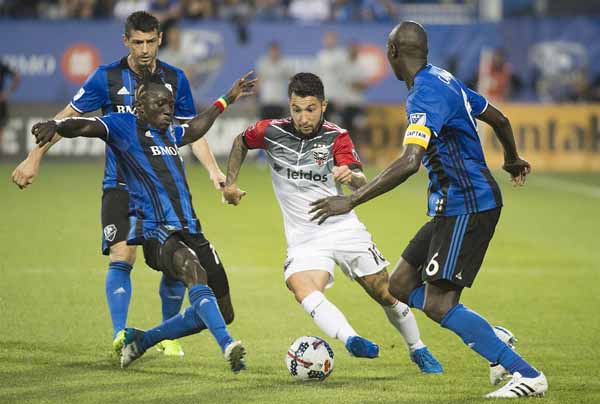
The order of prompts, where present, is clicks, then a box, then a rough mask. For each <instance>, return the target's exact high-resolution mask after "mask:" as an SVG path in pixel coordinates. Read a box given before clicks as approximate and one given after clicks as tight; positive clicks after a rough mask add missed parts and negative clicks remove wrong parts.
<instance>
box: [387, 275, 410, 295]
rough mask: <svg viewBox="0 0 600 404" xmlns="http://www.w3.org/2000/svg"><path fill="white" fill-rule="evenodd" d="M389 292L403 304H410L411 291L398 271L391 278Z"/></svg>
mask: <svg viewBox="0 0 600 404" xmlns="http://www.w3.org/2000/svg"><path fill="white" fill-rule="evenodd" d="M388 291H389V293H390V294H391V295H392V296H393V297H395V298H396V299H398V300H400V301H401V302H403V303H408V298H409V296H410V292H411V291H409V290H407V287H406V285H405V283H404V282H403V280H402V276H401V275H400V274H399V273H398V272H397V271H395V272H393V273H392V275H391V276H390V283H389V285H388Z"/></svg>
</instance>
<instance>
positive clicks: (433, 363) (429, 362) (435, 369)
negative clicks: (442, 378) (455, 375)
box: [410, 347, 444, 373]
mask: <svg viewBox="0 0 600 404" xmlns="http://www.w3.org/2000/svg"><path fill="white" fill-rule="evenodd" d="M410 359H411V360H412V361H413V362H414V363H416V364H417V366H418V367H419V369H421V372H423V373H444V369H443V368H442V365H441V364H440V363H439V362H438V361H437V359H435V357H434V356H433V355H432V354H431V352H429V349H427V347H424V348H420V349H417V350H416V351H414V352H411V353H410Z"/></svg>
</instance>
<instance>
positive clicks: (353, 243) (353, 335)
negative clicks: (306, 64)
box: [223, 73, 442, 373]
mask: <svg viewBox="0 0 600 404" xmlns="http://www.w3.org/2000/svg"><path fill="white" fill-rule="evenodd" d="M288 96H289V106H290V112H291V117H290V118H286V119H278V120H271V119H267V120H263V121H259V122H257V123H256V124H255V125H253V126H251V127H249V128H248V129H246V130H245V131H244V132H243V133H242V134H240V135H239V136H238V137H237V138H236V139H235V141H234V144H233V147H232V150H231V153H230V155H229V163H228V171H227V180H226V186H225V188H224V193H223V194H224V197H225V199H226V200H227V202H228V203H230V204H232V205H238V204H239V203H240V200H241V198H242V197H243V196H244V195H245V193H244V192H243V191H240V190H239V189H238V188H237V185H236V180H237V177H238V174H239V171H240V167H241V165H242V162H243V161H244V158H245V156H246V153H247V151H248V149H257V148H261V149H264V150H266V155H267V161H268V163H269V166H270V169H271V176H272V179H273V188H274V189H275V195H276V196H277V199H278V201H279V205H280V207H281V211H282V213H283V218H284V224H285V235H286V239H287V244H288V250H287V259H286V262H285V264H284V277H285V282H286V285H287V287H288V288H289V289H290V291H291V292H292V293H293V294H294V296H295V298H296V300H297V301H298V303H300V304H301V305H302V307H303V308H304V310H306V312H307V313H308V314H310V315H311V317H313V319H314V321H315V323H316V324H317V326H319V328H321V330H323V332H325V333H326V334H327V335H329V336H330V337H335V338H338V339H340V340H341V341H342V342H343V343H344V344H345V346H346V348H347V349H348V351H349V352H350V353H351V354H352V355H354V356H357V357H366V358H375V357H377V356H378V355H379V346H378V345H377V344H375V343H373V342H371V341H369V340H367V339H366V338H363V337H361V336H359V335H358V333H357V332H356V331H355V330H354V329H353V328H352V326H351V325H350V324H349V323H348V320H347V319H346V317H345V316H344V314H343V313H342V312H341V311H340V310H339V309H338V308H337V307H336V306H335V305H334V304H333V303H331V302H330V301H329V300H327V298H326V297H325V295H324V294H323V292H324V291H325V288H327V287H329V286H331V284H332V283H333V279H334V274H333V269H334V267H335V265H336V264H337V265H338V266H339V267H340V268H341V269H342V271H343V272H344V273H345V274H346V275H347V276H348V277H350V278H351V279H355V280H357V281H358V283H359V284H360V285H361V286H362V287H363V288H364V289H365V291H366V292H367V293H368V294H369V295H370V296H371V297H372V298H373V299H374V300H375V301H377V302H378V303H379V304H380V305H381V306H382V307H383V309H384V311H385V313H386V315H387V317H388V319H389V321H390V322H391V323H392V325H393V326H394V327H395V328H396V329H397V330H398V331H399V332H400V333H401V334H402V336H403V337H404V339H405V341H406V343H407V345H408V347H409V350H410V357H411V359H412V360H413V361H414V362H415V363H416V364H417V365H418V366H419V368H420V369H421V371H422V372H424V373H441V372H442V367H441V365H440V364H439V362H438V361H437V360H436V359H435V358H434V357H433V355H431V353H430V352H429V350H428V349H427V347H426V346H425V345H424V344H423V342H422V341H421V339H420V336H419V329H418V327H417V322H416V320H415V317H414V315H413V313H412V312H411V310H410V308H409V307H408V306H407V305H405V304H404V303H402V302H400V301H398V300H397V299H396V298H394V297H393V296H392V295H391V294H390V293H389V292H388V274H387V271H386V267H387V266H388V265H389V262H388V261H387V260H386V259H385V258H384V257H383V255H382V254H381V253H380V252H379V251H378V250H377V247H376V246H375V244H374V243H373V240H372V239H371V235H370V234H369V233H368V232H367V229H366V228H365V226H364V225H363V224H362V223H361V222H360V221H359V220H358V217H357V216H356V214H355V213H354V212H353V211H351V212H349V213H347V214H345V215H340V216H337V217H335V218H333V220H332V221H328V222H327V224H326V225H325V226H324V225H320V226H319V225H318V224H316V223H314V222H312V221H311V220H310V216H309V213H308V212H309V210H310V203H311V202H312V201H314V200H316V199H319V198H323V197H326V196H332V195H341V194H342V193H341V186H342V185H347V186H349V187H351V188H353V189H356V188H358V187H360V186H362V185H363V184H365V183H366V177H365V176H364V174H363V173H362V169H361V166H362V165H361V163H360V160H359V158H358V155H357V153H356V151H355V149H354V146H353V144H352V140H351V139H350V136H349V135H348V132H347V131H345V130H344V129H341V128H340V127H338V126H337V125H334V124H332V123H330V122H327V121H325V120H324V119H323V114H324V112H325V109H326V107H327V101H326V100H325V96H324V90H323V84H322V82H321V80H320V79H319V77H317V76H316V75H314V74H311V73H299V74H297V75H295V76H294V77H292V79H291V81H290V84H289V87H288Z"/></svg>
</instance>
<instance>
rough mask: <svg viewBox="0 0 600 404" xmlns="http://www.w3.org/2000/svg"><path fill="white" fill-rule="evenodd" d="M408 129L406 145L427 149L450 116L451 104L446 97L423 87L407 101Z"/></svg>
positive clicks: (405, 138)
mask: <svg viewBox="0 0 600 404" xmlns="http://www.w3.org/2000/svg"><path fill="white" fill-rule="evenodd" d="M406 116H407V119H408V127H407V128H406V133H405V134H404V144H411V143H412V144H418V145H420V146H423V147H424V148H427V146H428V145H429V141H430V140H431V136H432V135H433V136H437V135H438V134H439V133H440V132H441V130H442V127H443V126H444V125H445V124H446V122H447V120H448V118H449V116H450V104H449V102H448V100H446V99H445V98H444V96H443V95H442V94H441V93H440V92H438V91H435V90H434V89H432V88H429V87H421V88H419V89H418V90H417V91H416V92H415V93H413V94H411V95H410V96H409V98H408V99H407V101H406Z"/></svg>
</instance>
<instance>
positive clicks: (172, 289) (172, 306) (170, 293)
mask: <svg viewBox="0 0 600 404" xmlns="http://www.w3.org/2000/svg"><path fill="white" fill-rule="evenodd" d="M185 289H186V287H185V284H184V283H183V282H181V281H178V280H176V279H171V278H169V277H167V276H165V275H164V274H163V276H162V279H161V280H160V287H159V288H158V294H159V295H160V300H161V301H162V315H163V322H165V321H167V320H168V319H170V318H171V317H175V316H176V315H177V314H179V311H180V310H181V305H182V304H183V298H184V296H185Z"/></svg>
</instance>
